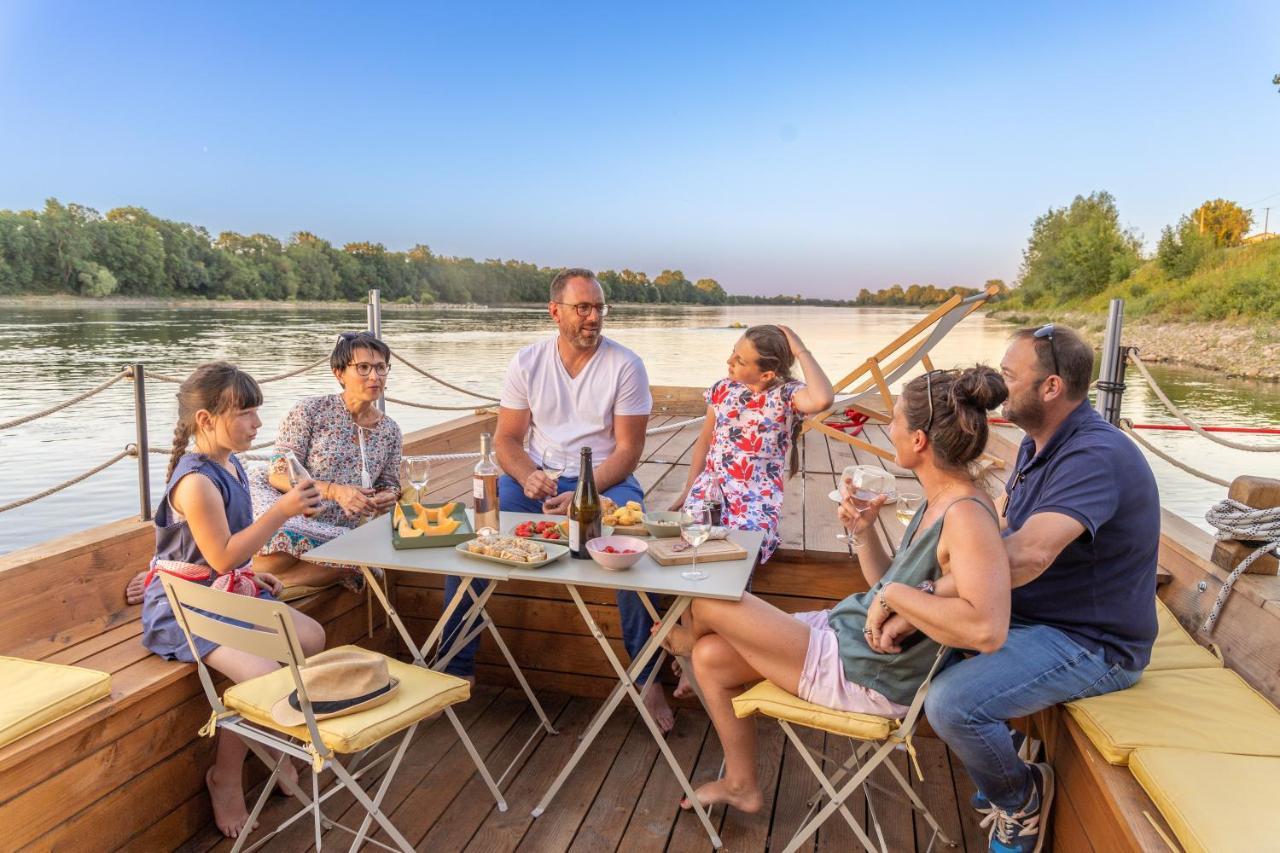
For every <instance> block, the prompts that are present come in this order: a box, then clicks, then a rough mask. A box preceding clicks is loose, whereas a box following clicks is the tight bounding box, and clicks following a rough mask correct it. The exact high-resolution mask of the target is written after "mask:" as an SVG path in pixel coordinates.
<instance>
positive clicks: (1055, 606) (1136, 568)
mask: <svg viewBox="0 0 1280 853" xmlns="http://www.w3.org/2000/svg"><path fill="white" fill-rule="evenodd" d="M1005 494H1006V496H1007V499H1008V503H1007V504H1006V511H1005V514H1006V517H1007V520H1008V530H1007V533H1013V532H1016V531H1017V530H1018V529H1019V528H1021V527H1022V525H1023V524H1025V523H1026V521H1027V519H1028V518H1030V517H1031V516H1033V515H1035V514H1036V513H1038V512H1057V513H1062V514H1063V515H1068V516H1071V517H1072V518H1074V519H1075V520H1076V521H1078V522H1080V523H1081V524H1082V525H1084V532H1083V533H1081V534H1080V536H1079V538H1077V539H1076V540H1075V541H1074V542H1071V543H1070V544H1069V545H1067V547H1066V548H1064V549H1062V553H1060V554H1059V555H1058V557H1057V559H1055V560H1054V561H1053V563H1052V565H1050V566H1049V568H1048V569H1046V570H1045V571H1044V573H1043V574H1041V575H1040V577H1038V578H1036V579H1035V580H1033V581H1031V583H1029V584H1026V585H1024V586H1021V587H1018V588H1017V589H1015V590H1014V591H1013V612H1012V615H1013V618H1014V619H1016V620H1021V621H1024V622H1032V623H1037V624H1043V625H1050V626H1052V627H1054V628H1057V629H1059V630H1061V631H1062V632H1063V633H1065V634H1067V635H1068V636H1070V637H1071V639H1072V640H1074V641H1075V642H1077V643H1079V644H1080V645H1081V646H1083V647H1085V648H1086V649H1089V650H1090V651H1093V652H1102V653H1103V655H1104V656H1105V657H1106V660H1107V662H1108V663H1110V664H1112V665H1114V664H1120V665H1121V666H1122V667H1123V668H1125V669H1127V670H1140V669H1143V668H1144V667H1146V665H1147V663H1149V662H1150V660H1151V645H1152V643H1154V642H1155V638H1156V610H1155V595H1156V557H1157V553H1158V550H1159V546H1160V495H1159V492H1158V491H1157V490H1156V481H1155V477H1154V476H1153V475H1152V473H1151V468H1150V466H1148V465H1147V460H1146V459H1144V458H1143V456H1142V452H1141V451H1140V450H1138V448H1137V446H1136V445H1135V444H1134V443H1133V442H1132V441H1131V440H1130V439H1129V438H1128V437H1127V436H1126V435H1125V434H1124V433H1122V432H1121V431H1120V430H1118V429H1116V428H1115V427H1113V426H1112V425H1111V424H1109V423H1107V422H1106V421H1105V420H1103V419H1102V417H1101V416H1100V415H1099V414H1098V413H1097V412H1095V411H1094V410H1093V407H1092V406H1090V405H1089V401H1088V400H1085V401H1083V402H1081V404H1080V405H1079V406H1078V407H1077V408H1076V409H1075V411H1073V412H1072V413H1071V414H1070V415H1068V416H1067V419H1066V420H1065V421H1063V423H1062V425H1061V426H1060V427H1058V430H1057V432H1055V433H1054V434H1053V437H1052V438H1050V439H1049V441H1048V442H1047V443H1046V444H1045V446H1044V448H1043V449H1042V450H1041V451H1040V452H1039V453H1036V447H1035V442H1034V441H1032V439H1031V438H1030V437H1027V438H1026V439H1024V440H1023V442H1022V446H1021V447H1020V448H1019V449H1018V465H1017V470H1016V472H1015V473H1014V475H1013V476H1012V477H1010V478H1009V482H1008V483H1006V484H1005Z"/></svg>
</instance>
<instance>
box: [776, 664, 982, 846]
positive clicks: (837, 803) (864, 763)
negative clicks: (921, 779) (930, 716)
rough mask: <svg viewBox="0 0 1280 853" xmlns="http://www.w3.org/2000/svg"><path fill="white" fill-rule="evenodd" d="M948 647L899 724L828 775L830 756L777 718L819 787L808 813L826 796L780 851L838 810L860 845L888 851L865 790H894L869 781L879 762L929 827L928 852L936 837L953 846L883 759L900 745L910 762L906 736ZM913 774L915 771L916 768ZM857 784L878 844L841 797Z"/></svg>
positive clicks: (909, 735)
mask: <svg viewBox="0 0 1280 853" xmlns="http://www.w3.org/2000/svg"><path fill="white" fill-rule="evenodd" d="M949 651H950V649H947V648H946V647H943V648H941V649H939V650H938V654H937V656H936V657H935V658H934V660H933V666H932V667H930V669H929V673H928V675H926V676H925V679H924V682H923V683H922V684H921V685H920V687H919V688H918V689H917V690H916V695H915V697H914V698H913V699H912V700H911V705H910V707H909V708H908V709H907V713H906V715H905V716H904V717H903V718H902V722H901V723H900V724H899V726H898V728H897V729H895V730H894V731H893V732H891V733H890V734H889V736H888V737H886V738H884V739H883V740H862V741H861V743H860V744H859V745H858V746H857V747H856V748H855V749H854V751H853V755H852V756H850V757H849V759H848V760H847V761H845V762H844V763H843V764H841V765H840V767H839V768H838V769H837V770H836V772H835V773H834V774H833V775H832V776H831V777H830V778H828V777H827V775H826V773H824V772H823V770H822V764H823V763H828V762H831V763H834V762H835V761H836V759H834V758H831V757H830V756H827V755H825V754H823V753H821V752H818V751H816V750H812V749H810V748H809V746H808V745H807V744H806V743H805V742H804V741H803V740H801V739H800V736H799V735H798V734H796V730H795V728H794V727H793V726H792V724H791V723H789V722H788V721H786V720H783V719H778V725H779V726H781V727H782V731H783V732H784V733H785V734H786V736H787V739H788V740H789V741H791V743H792V745H793V746H795V748H796V751H797V752H799V753H800V757H801V758H802V759H803V760H804V763H805V765H806V766H807V767H808V768H809V770H810V772H812V773H813V775H814V777H815V778H816V779H817V780H818V784H819V785H820V786H821V790H819V791H818V792H817V793H816V794H815V795H814V796H813V797H812V798H811V799H810V800H809V806H810V808H809V813H810V814H813V809H814V808H815V807H816V806H817V804H818V803H820V802H821V801H822V800H823V799H824V798H826V799H827V803H826V805H825V806H823V807H822V808H821V809H819V810H818V813H817V814H813V817H811V818H809V820H808V821H807V822H806V823H804V824H802V825H801V826H800V828H799V829H797V830H796V834H795V835H794V836H792V838H791V840H790V841H789V842H787V846H786V849H785V851H784V853H793V851H795V850H798V849H799V848H800V846H801V845H802V844H804V843H805V841H807V840H808V839H809V837H810V836H812V835H813V834H814V833H815V832H817V831H818V828H819V827H820V826H822V824H824V823H826V821H827V819H828V818H830V817H831V816H832V815H833V814H835V813H836V812H837V811H839V812H840V814H841V816H842V817H843V818H844V819H845V822H846V823H848V824H849V827H850V829H852V830H853V834H854V835H855V836H857V838H858V841H859V842H861V843H862V846H863V847H865V848H866V849H867V850H880V851H882V853H888V847H887V845H886V844H885V839H884V830H883V829H882V828H881V826H880V820H879V818H878V817H877V815H876V813H875V807H874V806H873V804H872V802H871V796H870V791H869V790H867V789H869V788H875V789H876V790H879V791H882V792H884V793H888V794H890V795H897V794H898V792H897V791H888V790H886V789H884V788H881V787H880V786H879V785H876V784H874V783H872V782H870V776H871V773H872V771H874V770H875V769H876V768H877V767H879V766H881V765H884V767H885V768H886V769H887V770H888V771H889V774H890V775H891V776H893V778H894V780H895V781H896V782H897V783H898V787H899V788H901V793H902V794H905V796H906V799H907V801H908V802H909V803H910V804H911V808H912V809H914V810H915V811H916V812H918V813H919V814H920V815H921V817H923V818H924V819H925V821H926V822H927V823H928V824H929V826H930V828H931V829H932V830H933V837H932V838H931V839H930V842H929V847H928V848H927V849H930V850H931V849H932V848H933V845H934V843H935V842H936V841H941V842H942V843H943V844H945V845H947V846H949V847H956V846H958V844H957V842H955V841H953V840H952V839H951V838H950V837H949V836H948V835H947V834H946V832H944V831H943V829H942V827H941V825H939V823H938V821H937V819H936V818H934V816H933V813H932V812H930V811H929V807H928V806H926V805H925V804H924V801H923V800H921V799H920V795H919V794H917V793H916V792H915V791H913V790H912V789H911V785H910V783H909V782H908V781H907V779H906V777H904V776H903V775H902V772H901V771H899V770H898V768H897V766H895V765H894V763H893V762H892V761H889V760H888V758H889V756H890V755H891V754H892V753H893V751H894V750H895V749H897V748H898V746H899V745H902V744H905V745H906V746H907V749H908V751H909V752H911V760H912V763H915V753H914V748H913V747H912V746H911V738H912V736H913V735H914V734H915V729H916V724H917V723H918V722H919V719H920V715H921V714H922V713H923V712H924V700H925V697H926V696H927V695H928V694H929V685H930V683H932V681H933V676H934V675H935V674H936V673H937V671H938V668H939V667H940V666H941V665H942V661H943V660H944V659H945V658H946V656H947V654H948V652H949ZM853 740H855V738H850V741H853ZM868 754H870V757H868ZM916 772H917V773H919V768H918V766H917V769H916ZM850 774H852V776H851V777H850V778H849V779H848V781H845V782H843V785H842V787H840V788H837V787H836V786H837V785H840V784H841V782H842V780H843V779H844V778H845V777H846V776H849V775H850ZM859 788H862V789H863V796H865V797H866V800H867V814H868V815H869V816H870V818H871V824H872V827H873V828H874V829H875V832H876V837H877V838H878V839H879V841H880V844H879V846H878V847H877V846H876V845H875V844H874V843H873V842H872V840H871V838H870V837H868V835H867V833H866V831H865V830H864V829H863V828H862V825H861V824H860V823H859V822H858V820H857V819H856V818H855V817H854V816H853V814H852V813H851V812H850V811H849V809H848V807H847V806H846V805H845V802H846V800H848V798H849V797H850V796H851V795H852V794H853V793H854V791H857V790H858V789H859Z"/></svg>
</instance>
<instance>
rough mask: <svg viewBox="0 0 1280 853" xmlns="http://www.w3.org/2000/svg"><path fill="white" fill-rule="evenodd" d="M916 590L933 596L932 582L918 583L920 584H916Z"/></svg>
mask: <svg viewBox="0 0 1280 853" xmlns="http://www.w3.org/2000/svg"><path fill="white" fill-rule="evenodd" d="M916 589H918V590H920V591H921V592H927V593H929V594H930V595H933V581H920V583H918V584H916Z"/></svg>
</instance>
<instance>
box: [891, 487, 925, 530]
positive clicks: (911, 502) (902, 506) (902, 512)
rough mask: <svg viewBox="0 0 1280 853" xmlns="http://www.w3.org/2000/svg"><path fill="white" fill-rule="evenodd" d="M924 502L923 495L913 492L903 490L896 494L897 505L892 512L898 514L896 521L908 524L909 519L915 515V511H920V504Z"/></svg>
mask: <svg viewBox="0 0 1280 853" xmlns="http://www.w3.org/2000/svg"><path fill="white" fill-rule="evenodd" d="M922 503H924V497H923V496H922V495H917V494H915V493H914V492H903V493H902V494H900V495H898V506H897V509H896V510H895V511H894V514H895V515H897V516H898V521H900V522H902V523H903V524H910V523H911V519H913V518H915V517H916V513H917V512H919V511H920V505H921V504H922Z"/></svg>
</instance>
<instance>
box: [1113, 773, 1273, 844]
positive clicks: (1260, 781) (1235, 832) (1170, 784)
mask: <svg viewBox="0 0 1280 853" xmlns="http://www.w3.org/2000/svg"><path fill="white" fill-rule="evenodd" d="M1129 770H1130V771H1132V772H1133V776H1134V778H1135V779H1137V780H1138V784H1140V785H1141V786H1142V787H1143V789H1144V790H1145V791H1146V792H1147V795H1148V796H1150V797H1151V802H1153V803H1155V805H1156V808H1158V809H1160V814H1162V815H1164V819H1165V820H1167V821H1168V822H1169V826H1170V827H1171V828H1172V829H1173V832H1174V834H1175V835H1177V836H1178V841H1179V842H1181V843H1182V846H1183V847H1184V848H1185V849H1186V851H1187V853H1210V851H1215V853H1216V851H1220V850H1276V849H1280V810H1277V809H1276V800H1277V797H1280V758H1260V757H1257V756H1252V755H1215V754H1212V753H1205V752H1196V751H1194V750H1189V749H1146V748H1144V749H1135V750H1134V751H1133V754H1132V755H1131V756H1130V757H1129Z"/></svg>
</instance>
